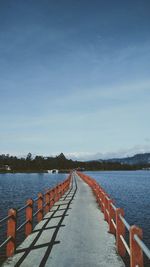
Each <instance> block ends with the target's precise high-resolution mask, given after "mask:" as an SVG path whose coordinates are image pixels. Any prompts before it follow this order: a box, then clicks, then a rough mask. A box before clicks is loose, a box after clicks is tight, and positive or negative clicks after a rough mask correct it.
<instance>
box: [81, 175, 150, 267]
mask: <svg viewBox="0 0 150 267" xmlns="http://www.w3.org/2000/svg"><path fill="white" fill-rule="evenodd" d="M77 174H78V175H79V176H80V177H81V178H82V179H83V180H84V181H85V182H86V183H87V184H88V185H89V186H90V187H91V188H92V190H93V192H94V194H95V196H96V199H97V202H98V204H99V206H100V208H101V211H102V212H103V213H104V219H105V220H106V221H107V222H108V225H109V232H110V233H111V234H114V235H115V237H116V246H117V251H118V253H119V255H120V256H121V257H124V256H125V254H126V252H127V253H128V254H129V257H130V267H143V266H144V263H143V252H144V254H145V255H146V257H147V258H148V259H149V260H150V250H149V249H148V247H147V246H146V245H145V244H144V242H143V241H142V229H141V228H139V227H137V226H136V225H132V226H130V225H129V224H128V222H127V221H126V220H125V218H124V210H123V209H121V208H116V206H115V205H114V201H113V200H112V199H111V198H110V197H109V195H108V194H107V193H106V192H105V191H104V189H103V188H102V187H101V186H100V185H99V184H98V183H97V182H96V181H95V180H94V179H92V178H91V177H89V176H87V175H85V174H83V173H80V172H77ZM126 229H127V230H128V231H129V245H128V242H127V241H126V239H125V238H126V237H125V236H126Z"/></svg>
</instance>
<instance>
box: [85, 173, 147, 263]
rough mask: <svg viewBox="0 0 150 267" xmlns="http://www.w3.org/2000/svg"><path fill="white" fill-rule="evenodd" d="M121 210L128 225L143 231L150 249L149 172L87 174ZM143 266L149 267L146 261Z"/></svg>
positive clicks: (144, 238) (145, 241)
mask: <svg viewBox="0 0 150 267" xmlns="http://www.w3.org/2000/svg"><path fill="white" fill-rule="evenodd" d="M87 174H88V175H89V176H91V177H93V178H95V180H96V181H97V182H98V183H99V184H100V185H101V186H102V187H103V188H104V190H105V191H106V192H107V193H108V194H109V195H110V197H111V198H112V199H114V200H115V205H116V207H119V208H123V209H124V211H125V219H126V220H127V222H128V223H129V224H131V225H132V224H136V225H138V226H140V227H141V228H142V229H143V240H144V243H145V244H146V245H147V246H148V248H149V249H150V171H104V172H87ZM145 266H147V267H148V266H150V265H149V264H148V262H147V261H146V264H145Z"/></svg>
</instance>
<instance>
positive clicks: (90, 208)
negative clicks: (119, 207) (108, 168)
mask: <svg viewBox="0 0 150 267" xmlns="http://www.w3.org/2000/svg"><path fill="white" fill-rule="evenodd" d="M6 266H9V267H12V266H14V267H19V266H21V267H44V266H45V267H48V266H51V267H56V266H57V267H77V266H79V267H85V266H86V267H98V266H100V267H108V266H113V267H124V266H125V265H124V263H123V261H122V259H121V257H120V256H118V255H117V252H116V246H115V238H114V236H113V235H111V234H109V233H108V224H107V223H106V222H105V221H104V216H103V214H102V213H101V211H100V209H99V208H98V205H97V203H96V199H95V197H94V195H93V193H92V190H91V188H90V187H89V186H88V185H87V184H86V183H85V182H84V181H83V180H82V179H81V178H80V177H79V176H78V175H77V174H75V173H74V174H72V182H71V185H70V188H69V190H68V191H67V192H66V193H65V194H64V195H63V196H62V197H61V198H60V199H59V201H58V202H56V203H55V204H54V206H53V207H52V209H51V210H50V212H48V213H47V214H46V215H45V217H44V218H43V219H42V221H41V222H40V223H38V224H37V226H36V227H35V228H34V230H33V231H32V233H31V234H30V235H29V236H28V237H27V238H26V239H25V241H24V242H23V243H22V244H21V245H20V246H19V247H18V248H17V249H16V253H15V255H14V256H13V257H12V258H8V260H7V261H6V262H5V263H4V264H3V267H6Z"/></svg>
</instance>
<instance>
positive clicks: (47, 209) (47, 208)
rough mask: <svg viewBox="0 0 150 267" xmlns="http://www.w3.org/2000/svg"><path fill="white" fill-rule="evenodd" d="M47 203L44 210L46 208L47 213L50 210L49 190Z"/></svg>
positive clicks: (46, 197)
mask: <svg viewBox="0 0 150 267" xmlns="http://www.w3.org/2000/svg"><path fill="white" fill-rule="evenodd" d="M45 204H46V206H45V209H44V210H45V214H46V213H47V212H49V210H50V194H49V192H47V193H46V194H45Z"/></svg>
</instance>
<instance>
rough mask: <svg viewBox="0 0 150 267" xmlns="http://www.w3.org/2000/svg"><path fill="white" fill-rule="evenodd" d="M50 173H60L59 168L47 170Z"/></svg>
mask: <svg viewBox="0 0 150 267" xmlns="http://www.w3.org/2000/svg"><path fill="white" fill-rule="evenodd" d="M47 172H48V173H58V172H59V171H58V170H57V169H53V170H47Z"/></svg>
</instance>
